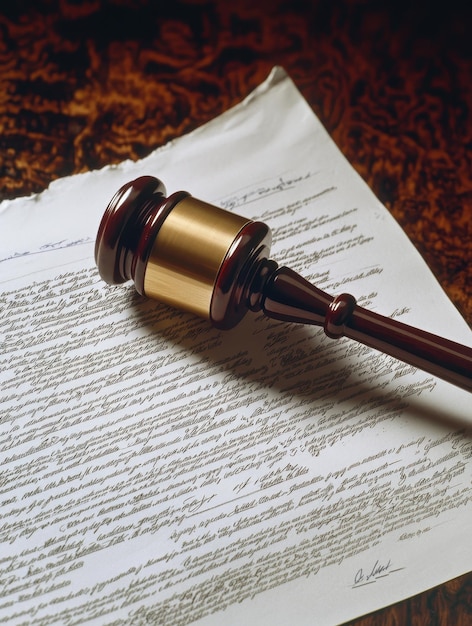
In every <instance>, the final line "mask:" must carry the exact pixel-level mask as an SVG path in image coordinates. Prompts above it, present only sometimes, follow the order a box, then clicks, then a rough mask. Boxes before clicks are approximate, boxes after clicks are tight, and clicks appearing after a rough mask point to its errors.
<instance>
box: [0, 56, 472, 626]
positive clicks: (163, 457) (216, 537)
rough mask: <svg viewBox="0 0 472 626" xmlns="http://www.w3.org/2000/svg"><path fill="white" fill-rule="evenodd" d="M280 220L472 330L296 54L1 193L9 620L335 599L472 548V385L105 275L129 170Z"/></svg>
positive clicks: (338, 275)
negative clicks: (184, 124)
mask: <svg viewBox="0 0 472 626" xmlns="http://www.w3.org/2000/svg"><path fill="white" fill-rule="evenodd" d="M141 175H153V176H157V177H158V178H160V179H161V180H162V181H163V182H164V184H165V185H166V187H167V190H168V193H173V192H174V191H178V190H181V189H183V190H186V191H189V192H190V193H191V194H192V195H194V196H195V197H197V198H200V199H201V200H205V201H207V202H211V203H213V204H216V205H218V206H221V207H224V208H227V209H228V210H230V211H234V212H236V213H238V214H240V215H243V216H246V217H248V218H251V219H257V220H261V221H264V222H266V223H267V224H268V225H269V226H270V227H271V229H272V231H273V247H272V254H271V257H272V258H273V259H275V260H276V261H277V262H279V263H280V264H284V265H287V266H289V267H291V268H292V269H294V270H296V271H297V272H299V273H300V274H302V275H303V276H304V277H305V278H307V279H308V280H310V281H312V282H313V283H314V284H316V285H317V286H318V287H320V288H322V289H323V290H325V291H327V292H328V293H331V294H333V295H336V294H339V293H342V292H348V293H351V294H353V295H354V296H355V297H356V298H357V300H358V302H359V304H361V305H363V306H365V307H367V308H371V309H373V310H375V311H377V312H379V313H381V314H384V315H388V316H392V317H395V318H398V319H400V320H401V321H404V322H406V323H408V324H411V325H413V326H419V327H420V328H423V329H424V330H427V331H430V332H433V333H436V334H440V335H444V336H446V337H448V338H450V339H453V340H455V341H458V342H461V343H464V344H467V345H470V344H471V332H470V329H469V328H468V327H467V325H466V323H465V322H464V320H463V319H462V318H461V317H460V315H459V313H458V312H457V310H456V309H455V308H454V307H453V305H452V304H451V303H450V302H449V300H448V299H447V297H446V296H445V294H444V293H443V291H442V290H441V288H440V286H439V285H438V283H437V282H436V280H435V279H434V277H433V276H432V274H431V272H430V271H429V269H428V268H427V267H426V265H425V263H424V262H423V260H422V259H421V258H420V256H419V255H418V253H417V252H416V251H415V249H414V248H413V246H412V245H411V243H410V242H409V241H408V239H407V238H406V236H405V234H404V233H403V232H402V230H401V229H400V227H399V226H398V225H397V223H396V222H395V221H394V220H393V218H392V217H391V216H390V215H389V213H388V212H387V210H386V209H385V208H384V207H383V206H382V205H381V203H380V202H379V201H378V200H377V199H376V198H375V197H374V195H373V194H372V192H371V191H370V190H369V189H368V187H367V186H366V184H365V183H364V182H363V181H362V180H361V179H360V177H359V176H358V175H357V174H356V173H355V172H354V170H353V169H352V168H351V166H350V165H349V164H348V163H347V161H346V160H345V159H344V157H343V156H342V155H341V153H340V152H339V151H338V149H337V148H336V146H335V145H334V143H333V142H332V140H331V139H330V138H329V136H328V134H327V133H326V131H325V130H324V129H323V127H322V125H321V124H320V122H319V121H318V119H317V118H316V117H315V115H314V114H313V112H312V111H311V109H310V108H309V106H308V105H307V103H306V102H305V101H304V99H303V98H302V96H301V95H300V93H299V92H298V91H297V89H296V87H295V86H294V84H293V83H292V81H291V80H290V78H289V77H288V76H287V75H286V74H285V73H284V72H283V71H282V70H281V69H279V68H276V69H274V71H273V73H272V74H271V76H270V77H269V78H268V80H267V81H266V82H265V83H264V84H262V85H261V86H260V87H259V88H258V89H256V90H255V91H254V92H253V93H251V94H250V96H248V97H247V98H246V99H245V100H244V101H243V102H242V103H241V104H240V105H238V106H237V107H235V108H234V109H232V110H230V111H228V112H227V113H225V114H223V115H221V116H220V117H218V118H217V119H215V120H213V121H212V122H210V123H209V124H207V125H205V126H203V127H202V128H200V129H198V130H197V131H195V132H193V133H191V134H190V135H188V136H184V137H182V138H180V139H179V140H176V141H174V142H172V143H171V144H169V145H167V146H165V147H163V148H161V149H158V150H157V151H155V152H154V153H152V154H151V155H150V156H148V157H146V158H144V159H142V160H141V161H139V162H131V161H127V162H124V163H122V164H120V165H118V166H113V167H107V168H105V169H103V170H100V171H94V172H89V173H86V174H81V175H77V176H73V177H69V178H65V179H62V180H59V181H56V182H54V183H53V184H52V185H51V186H50V187H49V189H47V190H45V191H44V192H43V193H41V194H39V195H36V196H32V197H28V198H20V199H16V200H13V201H7V202H4V203H2V204H1V205H0V288H1V292H0V301H1V307H0V329H1V330H0V343H1V351H0V383H1V392H0V396H1V398H0V407H1V413H0V460H1V464H0V542H1V547H0V580H1V592H0V623H2V624H11V625H14V624H15V625H19V624H34V625H35V626H46V625H50V624H61V625H65V626H67V625H72V624H79V623H83V624H97V625H98V624H99V625H103V624H113V625H120V624H122V625H127V626H128V625H130V624H132V625H135V624H136V625H139V624H156V625H157V624H165V625H166V626H183V625H185V624H198V625H199V626H213V625H218V626H219V625H221V624H225V626H236V625H238V626H239V625H240V624H255V625H256V624H257V625H260V626H286V625H287V624H293V625H294V626H312V625H313V624H317V626H323V625H333V624H339V623H340V622H343V621H346V620H348V619H353V618H354V617H356V616H359V615H361V614H365V613H367V612H370V611H373V610H375V609H378V608H380V607H383V606H385V605H388V604H391V603H393V602H396V601H398V600H401V599H403V598H405V597H407V596H411V595H413V594H416V593H418V592H420V591H422V590H424V589H427V588H429V587H432V586H434V585H437V584H439V583H441V582H444V581H446V580H448V579H451V578H453V577H455V576H458V575H460V574H463V573H464V572H467V571H469V570H470V569H471V567H472V542H471V540H470V525H471V519H472V402H471V395H470V394H469V393H467V392H465V391H462V390H460V389H458V388H456V387H454V386H452V385H450V384H448V383H445V382H442V381H440V380H439V379H437V378H435V377H433V376H431V375H429V374H426V373H424V372H422V371H419V370H415V369H414V368H413V367H411V366H408V365H405V364H404V363H402V362H400V361H396V360H394V359H392V358H391V357H388V356H386V355H384V354H381V353H379V352H376V351H374V350H371V349H369V348H367V347H365V346H363V345H361V344H357V343H355V342H353V341H351V340H348V339H340V340H331V339H328V338H327V337H326V336H325V335H324V334H323V332H322V330H321V329H319V328H315V327H308V326H303V325H298V324H286V323H282V322H276V321H274V320H268V319H265V318H264V317H263V315H262V314H253V313H249V314H248V315H247V316H246V317H245V318H244V320H243V321H242V322H241V323H240V324H239V326H237V327H236V328H234V329H232V330H230V331H218V330H216V329H213V328H212V327H211V326H210V325H209V323H208V322H207V321H205V320H201V319H198V318H196V317H193V316H191V315H189V314H186V313H183V312H180V311H176V310H174V309H171V308H169V307H167V306H165V305H163V304H161V303H159V302H156V301H151V300H148V299H145V298H142V297H141V296H139V295H138V294H137V293H136V291H135V290H134V287H133V286H132V285H131V284H125V285H122V286H109V285H106V284H104V283H103V282H102V281H101V280H100V278H99V275H98V272H97V269H96V267H95V264H94V242H95V236H96V233H97V230H98V225H99V222H100V220H101V217H102V214H103V212H104V210H105V207H106V205H107V203H108V201H109V200H110V199H111V197H112V196H113V195H114V193H115V192H116V190H117V189H118V188H119V187H120V186H121V185H123V184H124V183H126V182H128V181H129V180H132V179H133V178H136V177H138V176H141Z"/></svg>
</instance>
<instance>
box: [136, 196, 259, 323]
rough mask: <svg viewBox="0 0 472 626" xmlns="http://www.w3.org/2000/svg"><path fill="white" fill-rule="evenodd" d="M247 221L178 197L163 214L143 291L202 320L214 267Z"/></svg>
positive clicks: (216, 268) (216, 270)
mask: <svg viewBox="0 0 472 626" xmlns="http://www.w3.org/2000/svg"><path fill="white" fill-rule="evenodd" d="M250 221H251V220H248V219H247V218H244V217H241V216H239V215H234V214H233V213H229V212H228V211H224V210H223V209H219V208H217V207H214V206H212V205H211V204H207V203H206V202H202V201H201V200H197V199H196V198H193V197H192V196H189V197H188V198H185V199H184V200H181V201H180V202H179V203H178V204H177V205H176V206H175V207H174V208H173V209H172V211H171V212H170V213H169V215H168V216H167V217H166V219H165V221H164V223H163V224H162V226H161V228H160V230H159V232H158V234H157V237H156V240H155V242H154V245H153V248H152V251H151V255H150V257H149V260H148V263H147V267H146V273H145V276H144V292H145V294H146V295H147V296H150V297H154V298H157V299H159V300H162V301H163V302H166V303H167V304H170V305H171V306H175V307H179V308H183V309H185V310H187V311H191V312H193V313H196V314H197V315H199V316H201V317H205V318H209V316H210V303H211V297H212V293H213V287H214V284H215V280H216V277H217V275H218V271H219V269H220V267H221V264H222V262H223V260H224V258H225V256H226V254H227V252H228V250H229V248H230V247H231V244H232V243H233V241H234V240H235V238H236V236H237V234H238V233H239V232H240V230H241V229H242V228H243V226H245V225H246V224H248V223H249V222H250Z"/></svg>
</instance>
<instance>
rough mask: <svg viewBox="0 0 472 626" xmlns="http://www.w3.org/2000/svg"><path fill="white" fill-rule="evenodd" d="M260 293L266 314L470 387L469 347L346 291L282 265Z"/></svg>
mask: <svg viewBox="0 0 472 626" xmlns="http://www.w3.org/2000/svg"><path fill="white" fill-rule="evenodd" d="M262 293H263V295H262V299H261V308H262V310H263V311H264V313H265V314H266V315H267V316H268V317H271V318H274V319H279V320H285V321H291V322H299V323H304V324H315V325H317V326H323V327H324V329H325V333H326V334H327V335H328V337H332V338H334V339H336V338H339V337H342V336H345V337H349V338H350V339H354V340H355V341H359V342H360V343H363V344H365V345H367V346H369V347H371V348H374V349H376V350H380V351H381V352H384V353H385V354H389V355H390V356H393V357H394V358H396V359H399V360H401V361H404V362H405V363H409V364H410V365H413V366H414V367H417V368H419V369H421V370H424V371H425V372H429V373H430V374H433V375H434V376H437V377H439V378H442V379H443V380H446V381H448V382H450V383H452V384H454V385H456V386H458V387H461V388H462V389H465V390H467V391H472V348H469V347H467V346H463V345H461V344H459V343H456V342H454V341H450V340H448V339H444V338H443V337H439V336H437V335H433V334H432V333H428V332H425V331H423V330H420V329H418V328H414V327H413V326H408V325H407V324H403V323H401V322H399V321H398V320H394V319H391V318H389V317H384V316H382V315H379V314H377V313H374V312H373V311H369V310H367V309H364V308H363V307H360V306H358V305H357V304H356V300H355V298H354V297H353V296H351V295H348V294H342V295H340V296H337V297H333V296H330V295H328V294H326V293H325V292H324V291H321V290H320V289H318V288H317V287H315V286H314V285H312V284H311V283H309V282H308V281H306V280H305V279H304V278H302V277H301V276H300V275H299V274H297V273H296V272H294V271H293V270H290V269H289V268H287V267H280V268H278V269H277V270H276V271H275V272H274V273H273V274H272V275H271V276H270V277H269V278H268V280H267V282H266V283H265V285H264V288H263V292H262Z"/></svg>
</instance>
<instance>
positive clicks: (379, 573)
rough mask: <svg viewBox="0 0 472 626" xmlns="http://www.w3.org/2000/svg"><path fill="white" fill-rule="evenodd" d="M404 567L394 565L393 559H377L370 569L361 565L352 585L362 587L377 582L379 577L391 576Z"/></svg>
mask: <svg viewBox="0 0 472 626" xmlns="http://www.w3.org/2000/svg"><path fill="white" fill-rule="evenodd" d="M403 569H405V568H404V567H393V564H392V561H391V559H388V560H377V561H375V563H374V565H373V567H371V568H368V569H364V568H362V567H361V568H360V569H358V570H357V572H356V574H355V576H354V584H353V585H352V587H353V588H355V587H361V586H363V585H369V584H371V583H375V582H376V581H377V580H378V579H379V578H386V577H387V576H390V574H393V573H395V572H399V571H400V570H403Z"/></svg>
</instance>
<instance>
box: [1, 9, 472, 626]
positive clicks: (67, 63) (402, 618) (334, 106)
mask: <svg viewBox="0 0 472 626" xmlns="http://www.w3.org/2000/svg"><path fill="white" fill-rule="evenodd" d="M436 4H437V6H436ZM464 4H465V3H464ZM462 5H463V3H462V2H456V1H455V0H449V1H448V2H446V3H442V4H441V5H440V4H439V3H433V2H428V1H426V0H423V1H420V2H418V1H417V2H407V1H405V0H397V1H395V2H394V1H390V2H376V1H373V0H359V1H357V0H356V1H349V0H338V1H336V0H332V1H330V0H318V1H317V0H312V1H311V2H310V1H304V0H270V1H269V0H244V1H238V0H231V1H230V0H228V1H223V0H221V1H219V2H218V1H212V0H185V1H184V0H181V1H175V2H174V1H172V0H168V1H167V2H160V1H159V0H154V1H152V0H149V1H146V0H137V1H133V0H84V1H81V0H61V1H59V0H36V1H35V2H28V1H26V0H18V1H16V2H9V3H4V4H3V6H2V9H0V12H1V15H0V86H1V88H0V128H1V134H0V141H1V151H0V181H1V185H0V199H5V198H14V197H18V196H21V195H28V194H30V193H32V192H40V191H41V190H43V189H44V188H46V187H47V185H48V184H49V183H50V182H51V181H52V180H54V179H56V178H59V177H62V176H65V175H68V174H73V173H77V172H83V171H87V170H90V169H95V168H100V167H102V166H104V165H107V164H110V163H119V162H120V161H122V160H124V159H128V158H132V159H139V158H141V157H143V156H145V155H147V154H149V152H151V151H152V150H154V149H155V148H156V147H158V146H160V145H162V144H164V143H166V142H167V141H169V140H170V139H172V138H174V137H177V136H179V135H181V134H183V133H186V132H188V131H190V130H192V129H193V128H196V127H197V126H200V125H201V124H202V123H204V122H206V121H208V120H210V119H211V118H213V117H215V116H216V115H218V114H220V113H222V112H223V111H225V110H226V109H228V108H229V107H231V106H232V105H234V104H236V103H237V102H239V101H240V100H241V99H242V98H243V97H244V96H246V95H247V94H248V93H249V92H250V91H251V90H252V89H253V88H254V87H256V86H257V85H258V84H259V83H260V82H262V81H263V80H264V79H265V78H266V77H267V75H268V73H269V72H270V70H271V68H272V67H273V66H274V65H281V66H283V67H284V68H285V69H286V70H287V71H288V73H289V74H290V76H291V77H292V78H293V80H294V81H295V83H296V84H297V86H298V87H299V89H300V90H301V92H302V94H303V95H304V96H305V98H306V99H307V100H308V102H309V103H310V105H311V106H312V107H313V109H314V111H315V113H316V114H317V115H318V117H319V118H320V119H321V121H322V123H323V124H324V125H325V127H326V128H327V130H328V131H329V133H330V134H331V136H332V137H333V139H334V140H335V142H336V143H337V145H338V146H339V148H340V149H341V150H342V152H343V153H344V154H345V155H346V157H347V158H348V160H349V161H350V162H351V164H352V165H353V166H354V168H355V169H356V170H357V171H358V172H359V173H360V174H361V176H362V177H363V178H364V179H365V180H366V181H367V183H368V184H369V186H370V187H371V188H372V189H373V191H374V192H375V194H376V195H377V196H378V197H379V199H380V200H381V201H382V202H383V203H384V204H385V205H386V206H387V208H388V209H389V210H390V211H391V213H392V214H393V215H394V216H395V218H396V219H397V220H398V221H399V223H400V224H401V225H402V227H403V228H404V230H405V231H406V233H407V234H408V236H409V237H410V239H411V240H412V242H413V244H414V245H415V246H416V247H417V248H418V249H419V251H420V252H421V254H422V255H423V257H424V258H425V260H426V262H427V263H428V265H429V266H430V268H431V269H432V271H433V272H434V274H435V275H436V277H437V278H438V280H439V282H440V283H441V285H442V286H443V288H444V289H445V291H446V292H447V294H448V295H449V297H450V298H451V300H452V301H453V302H454V303H455V305H456V306H457V308H458V309H459V310H460V311H461V313H462V315H463V316H464V317H465V319H466V320H467V321H468V323H469V324H470V325H472V280H471V274H472V270H471V267H472V243H471V242H472V237H471V221H472V175H471V163H472V63H471V58H472V54H471V45H472V37H471V35H470V32H471V30H472V29H471V27H472V10H471V9H470V8H467V7H463V6H462ZM65 210H67V208H65ZM75 217H77V216H75ZM385 288H387V289H388V285H386V286H385ZM431 315H434V311H431ZM471 521H472V520H471ZM471 537H472V536H471ZM452 540H453V539H452ZM471 540H472V538H471ZM313 623H314V624H316V619H314V622H313ZM350 624H351V626H354V625H355V626H373V625H375V626H387V625H389V626H390V625H391V626H393V625H403V624H408V625H414V626H421V625H423V624H424V625H425V626H426V625H428V626H429V625H441V626H443V625H444V626H446V625H447V626H470V625H471V624H472V574H468V575H465V576H462V577H460V578H458V579H456V580H453V581H450V582H447V583H445V584H443V585H441V586H439V587H437V588H435V589H432V590H429V591H426V592H425V593H422V594H420V595H418V596H415V597H413V598H411V599H408V600H405V601H403V602H400V603H398V604H396V605H394V606H392V607H389V608H387V609H384V610H381V611H378V612H376V613H374V614H372V615H369V616H366V617H363V618H361V619H358V620H354V621H353V622H350Z"/></svg>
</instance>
